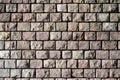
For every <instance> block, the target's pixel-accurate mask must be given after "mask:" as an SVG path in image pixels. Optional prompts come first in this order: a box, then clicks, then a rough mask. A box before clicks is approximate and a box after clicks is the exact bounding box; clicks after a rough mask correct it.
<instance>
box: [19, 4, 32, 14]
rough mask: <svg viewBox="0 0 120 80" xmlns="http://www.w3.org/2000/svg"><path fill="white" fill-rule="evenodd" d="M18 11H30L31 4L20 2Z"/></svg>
mask: <svg viewBox="0 0 120 80" xmlns="http://www.w3.org/2000/svg"><path fill="white" fill-rule="evenodd" d="M18 7H19V8H18V12H30V4H18Z"/></svg>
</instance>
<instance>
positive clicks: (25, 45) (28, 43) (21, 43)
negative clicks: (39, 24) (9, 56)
mask: <svg viewBox="0 0 120 80" xmlns="http://www.w3.org/2000/svg"><path fill="white" fill-rule="evenodd" d="M23 45H24V46H23ZM17 49H30V42H29V41H18V42H17Z"/></svg>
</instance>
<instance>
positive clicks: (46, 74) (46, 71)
mask: <svg viewBox="0 0 120 80" xmlns="http://www.w3.org/2000/svg"><path fill="white" fill-rule="evenodd" d="M49 76H50V71H49V69H37V70H36V77H37V78H38V77H39V78H43V77H49Z"/></svg>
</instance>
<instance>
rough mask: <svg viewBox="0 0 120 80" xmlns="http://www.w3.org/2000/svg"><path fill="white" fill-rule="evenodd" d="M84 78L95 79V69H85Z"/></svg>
mask: <svg viewBox="0 0 120 80" xmlns="http://www.w3.org/2000/svg"><path fill="white" fill-rule="evenodd" d="M84 77H95V69H85V70H84Z"/></svg>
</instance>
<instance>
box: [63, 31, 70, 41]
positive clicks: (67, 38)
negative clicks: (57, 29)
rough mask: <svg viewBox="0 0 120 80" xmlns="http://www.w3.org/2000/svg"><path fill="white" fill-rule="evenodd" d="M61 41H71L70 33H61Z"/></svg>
mask: <svg viewBox="0 0 120 80" xmlns="http://www.w3.org/2000/svg"><path fill="white" fill-rule="evenodd" d="M62 40H72V32H62Z"/></svg>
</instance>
